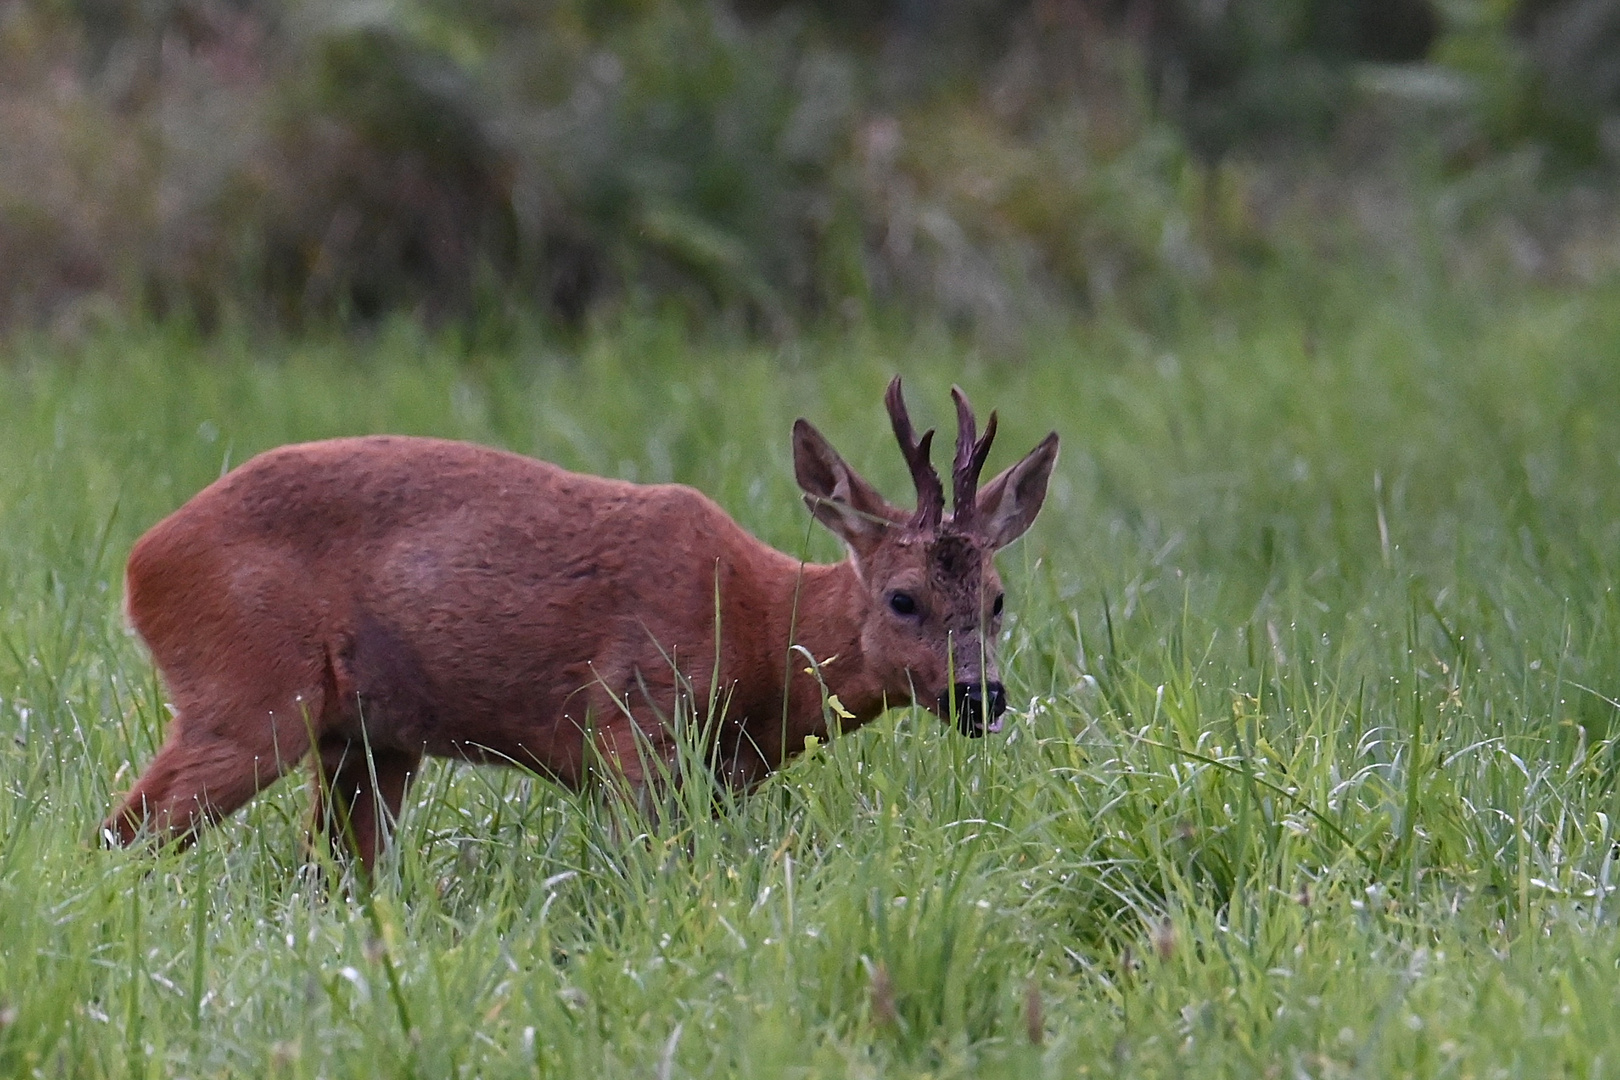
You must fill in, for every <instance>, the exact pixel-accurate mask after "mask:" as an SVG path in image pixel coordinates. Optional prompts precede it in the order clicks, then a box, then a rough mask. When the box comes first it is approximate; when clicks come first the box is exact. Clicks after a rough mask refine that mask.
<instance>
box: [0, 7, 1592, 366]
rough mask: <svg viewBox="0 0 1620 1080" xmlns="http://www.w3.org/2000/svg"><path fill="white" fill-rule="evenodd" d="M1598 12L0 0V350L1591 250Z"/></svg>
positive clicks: (1125, 311)
mask: <svg viewBox="0 0 1620 1080" xmlns="http://www.w3.org/2000/svg"><path fill="white" fill-rule="evenodd" d="M1617 57H1620V2H1617V0H1449V2H1440V0H1035V2H1027V0H936V2H933V3H925V2H923V0H880V2H874V3H854V2H850V0H730V2H709V3H699V2H693V0H664V2H658V0H548V2H533V3H530V2H519V0H404V2H398V3H379V2H372V0H357V2H348V0H345V2H338V3H306V2H301V0H6V2H4V3H0V325H3V326H4V327H6V328H9V329H12V330H15V329H16V328H19V327H24V328H31V329H37V328H40V327H45V328H48V329H50V330H52V331H54V332H57V333H65V334H68V335H72V334H74V333H77V332H80V331H81V330H82V328H83V327H84V326H85V325H87V324H94V323H95V322H97V321H98V320H99V321H104V320H106V319H108V318H114V319H119V320H122V319H127V318H129V317H131V316H134V317H137V318H144V317H146V316H151V315H156V316H158V317H161V318H164V319H168V320H180V321H182V322H189V323H194V324H195V325H196V326H197V327H199V328H200V329H202V330H203V331H205V332H206V331H212V330H214V329H215V328H217V327H220V326H249V327H271V328H276V329H283V328H287V329H294V330H296V329H302V328H308V327H311V326H319V327H323V328H327V327H332V326H337V327H342V328H350V327H360V328H363V327H366V326H368V325H371V324H374V323H376V322H378V321H379V320H383V319H386V318H389V317H391V316H397V315H400V314H404V315H407V316H410V317H415V318H421V319H425V320H428V321H430V322H432V323H435V324H440V325H453V326H455V327H457V328H465V329H467V330H469V331H471V332H473V333H475V334H477V335H479V336H480V337H481V339H488V338H489V336H490V335H495V336H497V339H498V336H499V335H502V334H508V333H510V332H511V331H512V330H513V328H514V327H520V326H525V325H533V324H539V325H541V326H543V327H545V328H547V329H548V330H555V331H557V332H560V333H563V334H571V333H578V332H579V331H581V330H582V329H588V328H589V327H590V326H591V325H592V324H593V323H600V322H601V321H602V320H604V319H606V320H616V319H618V318H620V317H622V316H623V314H624V313H625V312H626V311H632V312H648V311H651V312H654V313H656V314H658V315H659V317H673V318H677V319H680V320H684V321H685V322H687V323H688V324H689V325H690V326H691V327H693V328H695V329H699V330H702V331H705V332H708V331H713V330H716V329H718V330H720V331H723V332H726V333H732V332H736V333H739V334H742V335H745V336H747V337H750V338H764V339H767V340H776V341H781V340H785V339H787V338H788V337H790V336H791V335H793V334H794V333H796V332H799V331H801V330H803V329H805V328H806V327H811V326H817V325H826V324H829V323H830V324H833V325H838V326H847V325H849V324H864V323H868V322H871V321H873V320H877V321H880V322H884V323H890V324H897V325H898V326H900V327H902V328H904V327H910V326H915V325H917V324H918V323H928V324H935V323H938V324H942V325H944V326H946V327H947V328H949V329H950V330H951V331H953V332H958V333H963V334H967V335H970V336H971V338H972V339H973V340H974V341H975V342H977V343H980V344H982V345H985V346H986V347H989V348H991V349H994V350H998V351H1002V350H1010V351H1013V352H1016V351H1018V350H1020V349H1023V348H1025V347H1027V346H1028V345H1029V343H1030V338H1031V336H1032V335H1033V334H1036V333H1038V332H1040V330H1041V328H1042V327H1047V326H1051V325H1052V324H1054V323H1066V322H1070V321H1072V320H1075V319H1086V318H1092V317H1095V316H1096V315H1098V314H1099V313H1104V314H1112V313H1117V314H1120V315H1123V316H1124V317H1125V318H1126V319H1128V320H1129V321H1131V322H1133V323H1137V324H1140V325H1145V326H1149V327H1155V328H1162V327H1164V326H1165V324H1166V323H1168V322H1173V321H1174V320H1175V319H1176V318H1177V317H1178V312H1182V311H1184V310H1185V309H1186V306H1187V304H1188V303H1189V302H1192V303H1194V304H1198V305H1200V306H1202V305H1205V304H1208V303H1211V302H1214V303H1217V304H1218V303H1220V302H1221V300H1222V298H1223V297H1226V296H1231V295H1236V294H1238V293H1241V291H1242V290H1244V289H1245V288H1246V287H1247V285H1248V283H1249V282H1250V280H1251V276H1252V275H1253V274H1254V272H1256V271H1257V270H1262V271H1263V270H1265V269H1267V268H1274V267H1276V266H1278V265H1283V266H1285V267H1286V266H1287V265H1288V264H1289V261H1290V260H1295V261H1298V260H1307V261H1310V260H1320V259H1322V258H1324V257H1325V258H1328V259H1333V260H1339V259H1343V258H1345V257H1347V256H1348V255H1352V254H1355V255H1357V256H1361V255H1371V256H1372V257H1374V258H1375V259H1377V260H1380V261H1382V260H1390V261H1391V262H1392V263H1393V264H1394V265H1401V264H1411V263H1412V262H1414V261H1417V262H1423V263H1424V264H1425V265H1426V266H1430V267H1431V268H1432V267H1433V266H1434V264H1435V261H1436V260H1438V261H1439V268H1440V269H1441V270H1442V271H1443V272H1445V273H1447V274H1453V273H1455V274H1462V275H1465V276H1470V277H1473V276H1479V275H1487V276H1490V275H1502V274H1506V275H1511V276H1516V277H1519V278H1530V279H1537V280H1549V279H1550V280H1560V279H1567V278H1575V279H1578V280H1581V281H1583V282H1584V281H1587V280H1590V279H1592V278H1594V277H1597V276H1601V275H1602V274H1604V273H1606V272H1607V271H1608V270H1610V269H1611V268H1612V266H1613V264H1614V263H1615V262H1616V258H1617V257H1616V254H1615V252H1616V250H1617V245H1616V243H1615V230H1614V227H1613V220H1614V217H1615V215H1614V213H1613V210H1614V183H1613V181H1614V178H1615V174H1616V170H1617V169H1620V59H1617Z"/></svg>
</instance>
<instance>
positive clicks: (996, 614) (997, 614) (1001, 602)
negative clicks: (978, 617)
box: [990, 593, 1007, 619]
mask: <svg viewBox="0 0 1620 1080" xmlns="http://www.w3.org/2000/svg"><path fill="white" fill-rule="evenodd" d="M1006 606H1007V594H1006V593H997V594H996V602H995V603H994V604H992V605H991V607H990V617H991V618H992V619H999V618H1001V609H1002V608H1004V607H1006Z"/></svg>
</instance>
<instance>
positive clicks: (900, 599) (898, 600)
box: [889, 592, 917, 615]
mask: <svg viewBox="0 0 1620 1080" xmlns="http://www.w3.org/2000/svg"><path fill="white" fill-rule="evenodd" d="M889 610H890V611H892V612H894V613H895V614H896V615H915V614H917V599H916V597H914V596H912V595H911V594H910V593H903V592H892V593H890V594H889Z"/></svg>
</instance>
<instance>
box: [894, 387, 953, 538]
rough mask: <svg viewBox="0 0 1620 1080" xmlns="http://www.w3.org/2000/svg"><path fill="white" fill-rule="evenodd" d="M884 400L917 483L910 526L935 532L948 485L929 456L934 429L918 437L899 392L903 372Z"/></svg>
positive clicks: (912, 477) (943, 512) (912, 476)
mask: <svg viewBox="0 0 1620 1080" xmlns="http://www.w3.org/2000/svg"><path fill="white" fill-rule="evenodd" d="M883 403H884V404H885V405H887V406H888V407H889V419H890V420H891V421H892V422H893V424H894V437H895V440H896V441H897V442H899V443H900V453H902V454H904V455H905V458H906V464H907V465H908V466H910V467H911V482H912V483H913V484H915V485H916V486H917V512H916V513H915V514H913V515H912V516H911V526H912V528H915V529H919V530H921V531H924V532H932V531H933V530H935V529H937V528H939V522H940V519H941V518H942V517H944V515H945V489H944V487H943V486H942V485H941V484H940V482H939V473H937V472H935V471H934V466H933V464H932V463H930V462H929V460H928V452H929V449H930V448H931V447H932V446H933V442H934V430H933V429H932V428H929V429H928V430H927V431H925V432H923V435H922V438H920V439H919V438H917V433H916V431H915V430H914V429H913V428H912V426H911V416H910V415H909V414H908V413H907V412H906V402H905V398H903V397H901V395H900V376H898V375H896V376H895V377H894V379H893V380H892V381H891V382H890V383H889V389H888V390H887V391H886V392H885V393H884V395H883Z"/></svg>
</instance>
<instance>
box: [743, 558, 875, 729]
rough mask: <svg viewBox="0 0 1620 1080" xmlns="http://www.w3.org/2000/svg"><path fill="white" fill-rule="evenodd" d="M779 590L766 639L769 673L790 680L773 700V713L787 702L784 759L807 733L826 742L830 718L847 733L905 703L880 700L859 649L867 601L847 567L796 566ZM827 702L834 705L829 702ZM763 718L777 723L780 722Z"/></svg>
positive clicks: (777, 717)
mask: <svg viewBox="0 0 1620 1080" xmlns="http://www.w3.org/2000/svg"><path fill="white" fill-rule="evenodd" d="M780 589H781V594H782V595H780V596H779V598H778V600H777V603H776V604H774V605H772V606H773V608H774V609H775V611H776V612H778V613H779V616H778V617H779V620H780V623H779V625H778V626H776V627H773V631H774V632H773V633H771V634H769V635H768V636H767V640H769V641H770V642H772V643H773V645H774V662H775V665H776V670H777V671H779V672H782V673H783V674H785V675H788V676H789V682H788V685H787V688H786V692H785V693H780V692H779V693H778V694H777V695H776V697H775V701H776V706H777V708H778V710H780V708H781V703H782V701H783V700H784V698H785V699H786V701H787V710H786V721H787V722H786V725H785V726H786V734H787V736H788V738H787V742H786V745H785V746H784V747H783V750H785V752H786V754H785V755H784V756H786V755H791V754H794V753H797V752H798V751H799V749H800V748H801V747H802V746H803V743H804V737H805V736H806V735H815V736H817V737H821V738H825V737H826V735H827V733H828V730H827V729H828V722H829V720H830V719H832V718H833V717H837V718H838V720H839V724H840V726H841V727H842V728H843V729H844V730H846V731H848V730H850V729H853V728H856V727H859V726H861V725H862V724H865V723H867V722H868V721H870V720H873V719H875V718H876V717H877V716H878V715H879V714H880V713H882V712H883V710H884V708H885V707H886V706H887V705H900V704H904V701H900V700H896V699H895V698H894V696H893V694H892V693H891V694H889V695H888V696H887V699H886V698H885V688H884V686H883V685H882V683H881V682H880V680H879V679H878V678H877V676H876V675H875V674H874V673H873V672H872V670H871V669H870V666H869V665H868V663H867V658H866V655H865V651H864V650H863V649H862V647H861V625H862V623H863V621H864V615H865V613H866V606H867V604H868V600H867V598H866V590H865V587H864V586H863V585H862V584H861V580H860V577H859V575H858V574H857V573H856V572H855V566H854V563H852V562H851V561H850V560H848V559H845V560H844V561H843V562H840V563H832V564H826V565H820V564H810V563H805V564H800V563H795V564H794V566H793V573H792V574H791V575H790V580H788V581H786V582H784V583H783V584H782V585H781V586H780ZM784 648H786V650H787V655H786V657H784V655H783V649H784ZM806 654H808V655H806ZM812 658H814V663H812V662H811V660H812ZM806 669H810V670H808V671H807V670H806ZM779 678H780V676H779V677H778V679H779ZM778 686H780V682H778ZM834 696H836V698H837V701H836V703H832V702H830V698H831V697H834ZM840 708H841V709H842V710H843V712H842V713H840V712H839V709H840ZM829 712H830V713H831V716H829ZM843 713H848V714H849V715H848V716H845V715H843ZM762 719H768V720H770V721H773V722H775V723H777V724H778V725H780V724H781V720H782V716H781V713H780V712H778V713H777V714H776V715H775V716H772V717H770V718H762Z"/></svg>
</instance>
